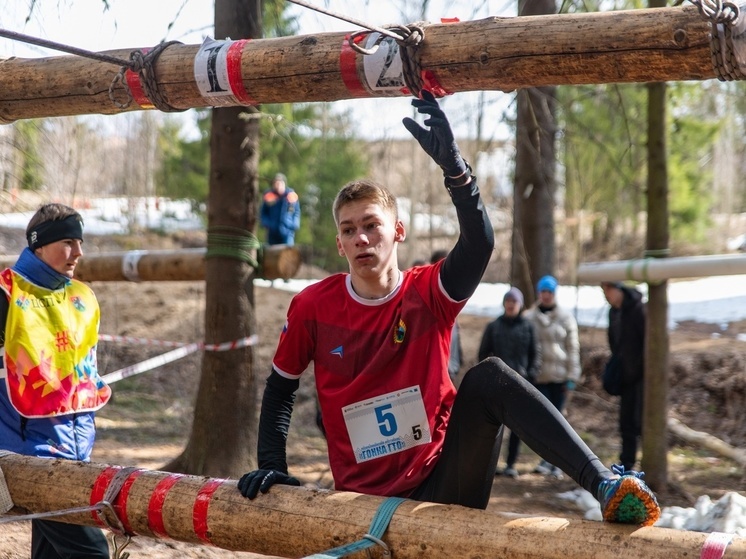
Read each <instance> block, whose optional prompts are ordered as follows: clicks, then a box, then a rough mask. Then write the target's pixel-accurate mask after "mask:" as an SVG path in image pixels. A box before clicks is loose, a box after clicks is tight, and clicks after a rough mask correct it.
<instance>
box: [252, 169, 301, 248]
mask: <svg viewBox="0 0 746 559" xmlns="http://www.w3.org/2000/svg"><path fill="white" fill-rule="evenodd" d="M259 217H260V222H261V225H262V227H264V228H265V229H266V230H267V244H270V245H288V246H292V245H293V244H295V232H296V231H297V230H298V228H299V227H300V200H299V198H298V193H297V192H295V190H293V189H292V188H290V187H289V186H288V185H287V179H286V178H285V175H283V174H282V173H277V174H276V175H275V178H274V179H272V188H270V189H269V190H267V191H266V192H265V193H264V196H262V206H261V209H260V216H259Z"/></svg>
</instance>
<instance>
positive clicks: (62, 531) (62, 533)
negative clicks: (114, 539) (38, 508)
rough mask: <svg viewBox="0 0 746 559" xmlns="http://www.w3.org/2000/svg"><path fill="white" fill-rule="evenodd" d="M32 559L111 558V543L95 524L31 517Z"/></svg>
mask: <svg viewBox="0 0 746 559" xmlns="http://www.w3.org/2000/svg"><path fill="white" fill-rule="evenodd" d="M31 559H109V544H108V542H107V541H106V537H105V536H104V533H103V532H102V531H101V530H100V529H99V528H94V527H93V526H78V525H76V524H65V523H62V522H54V521H52V520H32V521H31Z"/></svg>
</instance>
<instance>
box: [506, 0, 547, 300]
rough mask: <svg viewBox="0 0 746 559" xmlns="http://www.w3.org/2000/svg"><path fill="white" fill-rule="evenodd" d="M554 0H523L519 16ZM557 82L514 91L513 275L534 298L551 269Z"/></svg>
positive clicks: (540, 11)
mask: <svg viewBox="0 0 746 559" xmlns="http://www.w3.org/2000/svg"><path fill="white" fill-rule="evenodd" d="M555 11H556V6H555V3H554V0H532V1H528V0H521V1H520V2H519V3H518V13H519V15H521V16H531V15H538V14H552V13H554V12H555ZM556 90H557V88H556V87H536V88H529V89H523V90H520V91H518V98H517V106H518V114H517V120H516V156H515V184H514V189H513V257H512V261H511V281H512V283H513V284H514V285H516V286H517V287H518V288H519V289H520V290H521V291H522V292H523V294H524V297H525V302H526V306H530V305H531V304H532V303H533V301H534V299H535V289H534V285H535V283H536V281H537V280H538V279H539V278H540V277H541V276H543V275H545V274H554V273H555V271H554V260H555V248H554V206H555V202H554V193H555V188H556V187H555V170H554V167H555V136H556V124H555V111H556V104H557V99H556Z"/></svg>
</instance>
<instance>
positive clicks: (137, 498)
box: [0, 454, 746, 559]
mask: <svg viewBox="0 0 746 559" xmlns="http://www.w3.org/2000/svg"><path fill="white" fill-rule="evenodd" d="M0 468H2V470H3V473H4V475H5V479H6V480H7V484H8V488H9V490H10V494H11V497H12V498H13V501H14V503H15V505H16V508H15V509H14V511H13V512H23V510H26V511H29V512H32V513H41V512H48V511H62V510H67V509H71V508H76V507H84V506H88V505H90V504H96V503H99V502H100V501H101V499H102V498H103V495H104V494H105V493H106V489H107V487H108V485H109V483H111V480H112V478H114V476H115V475H116V473H117V472H119V471H121V468H120V467H118V466H106V465H103V464H93V463H82V462H72V461H68V460H53V459H46V458H35V457H28V456H20V455H17V454H7V455H0ZM125 473H126V472H125ZM123 477H126V481H124V482H123V485H122V489H121V490H120V491H119V493H118V496H117V497H116V499H113V503H112V504H113V505H114V509H115V511H116V514H117V518H119V520H120V521H121V522H122V524H123V525H124V527H125V528H126V529H127V530H128V531H129V532H131V533H135V534H137V535H141V536H148V537H160V538H170V539H174V540H178V541H183V542H190V543H197V544H211V545H214V546H217V547H220V548H223V549H229V550H234V551H249V552H253V553H262V554H270V555H280V556H285V557H299V556H306V555H309V554H312V553H317V552H321V551H325V550H327V549H331V548H333V547H336V546H339V545H343V544H345V543H350V542H354V541H356V540H358V539H360V538H361V537H362V536H363V535H364V534H366V533H367V532H368V529H369V527H370V523H371V520H372V518H373V516H374V514H375V511H376V510H377V509H378V507H379V505H380V504H381V502H382V501H383V499H382V498H381V497H375V496H370V495H361V494H358V493H348V492H335V491H318V490H310V489H305V488H296V487H289V486H275V487H273V488H272V490H271V491H270V492H269V493H267V494H266V495H260V496H259V497H258V498H257V499H255V500H253V501H249V500H248V499H245V498H243V497H242V496H241V495H240V493H239V492H238V489H237V488H236V480H221V479H210V478H203V477H196V476H189V475H181V474H171V473H166V472H158V471H151V470H136V471H134V472H131V473H128V474H127V475H126V476H123ZM59 519H61V520H65V521H67V522H72V523H75V524H83V525H97V523H98V521H97V520H96V519H95V518H94V516H93V515H92V513H90V512H86V513H77V514H68V515H66V516H62V517H59ZM109 522H114V519H113V518H110V520H109ZM706 538H707V534H704V533H698V532H688V531H681V530H670V529H666V528H636V527H633V526H624V525H614V524H606V523H600V522H591V521H583V520H569V519H565V518H549V517H531V516H518V515H507V514H495V513H492V512H486V511H481V510H475V509H468V508H465V507H460V506H456V505H437V504H432V503H422V502H417V501H406V502H404V503H403V504H402V505H401V506H399V508H398V509H397V511H396V513H395V515H394V517H393V519H392V521H391V523H390V525H389V527H388V530H387V532H386V534H385V535H384V537H383V540H384V541H385V542H386V544H387V545H388V546H389V547H390V548H391V550H392V552H393V556H394V557H396V558H397V559H410V558H412V559H414V558H416V559H422V558H423V557H427V558H428V559H441V558H443V559H445V558H449V559H450V558H453V557H490V558H495V559H498V558H510V559H539V558H541V559H567V558H568V557H572V558H573V559H611V558H614V559H616V558H617V557H619V556H620V555H623V556H624V557H626V558H643V557H644V558H646V559H671V557H698V556H699V555H700V550H701V549H702V546H703V544H704V542H705V540H706ZM373 555H374V556H375V557H380V556H381V555H380V548H378V551H374V553H373ZM358 556H359V555H358ZM744 556H746V539H745V538H741V537H734V538H733V540H732V541H731V543H730V545H729V546H728V548H727V549H726V551H725V554H724V555H723V557H724V558H725V559H735V558H737V557H744Z"/></svg>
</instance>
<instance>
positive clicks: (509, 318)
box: [478, 287, 541, 478]
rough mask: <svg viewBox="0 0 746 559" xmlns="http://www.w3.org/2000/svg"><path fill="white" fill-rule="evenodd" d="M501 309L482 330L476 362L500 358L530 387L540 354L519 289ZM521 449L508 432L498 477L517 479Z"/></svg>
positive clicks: (508, 295) (516, 438) (510, 291)
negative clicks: (524, 310)
mask: <svg viewBox="0 0 746 559" xmlns="http://www.w3.org/2000/svg"><path fill="white" fill-rule="evenodd" d="M503 309H504V312H503V314H501V315H500V316H498V317H497V318H496V319H495V320H493V321H492V322H490V323H489V324H488V325H487V327H486V328H485V329H484V334H483V335H482V341H481V343H480V344H479V353H478V358H479V361H482V360H483V359H487V358H488V357H493V356H494V357H499V358H500V359H502V360H503V361H504V362H505V364H506V365H507V366H508V367H510V368H511V369H513V370H514V371H516V372H517V373H518V374H520V375H521V376H522V377H523V378H525V379H528V380H529V381H530V382H531V383H532V384H533V382H534V381H535V380H536V375H537V371H538V370H539V367H540V363H541V351H540V349H539V344H538V342H537V339H536V334H535V332H534V325H533V324H532V323H531V322H530V321H528V320H526V319H525V318H523V316H522V315H521V311H522V310H523V293H521V290H520V289H518V288H517V287H511V288H510V289H509V290H508V292H507V293H506V294H505V296H504V297H503ZM520 446H521V439H519V438H518V435H516V434H515V433H514V432H513V431H511V432H510V439H509V440H508V458H507V461H506V466H505V469H504V470H500V469H499V468H498V470H497V474H500V473H502V474H504V475H506V476H509V477H512V478H516V477H518V470H516V469H515V463H516V461H517V460H518V452H519V450H520Z"/></svg>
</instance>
